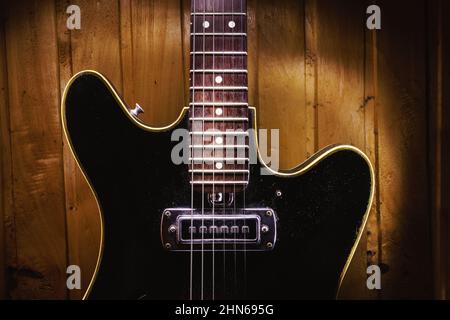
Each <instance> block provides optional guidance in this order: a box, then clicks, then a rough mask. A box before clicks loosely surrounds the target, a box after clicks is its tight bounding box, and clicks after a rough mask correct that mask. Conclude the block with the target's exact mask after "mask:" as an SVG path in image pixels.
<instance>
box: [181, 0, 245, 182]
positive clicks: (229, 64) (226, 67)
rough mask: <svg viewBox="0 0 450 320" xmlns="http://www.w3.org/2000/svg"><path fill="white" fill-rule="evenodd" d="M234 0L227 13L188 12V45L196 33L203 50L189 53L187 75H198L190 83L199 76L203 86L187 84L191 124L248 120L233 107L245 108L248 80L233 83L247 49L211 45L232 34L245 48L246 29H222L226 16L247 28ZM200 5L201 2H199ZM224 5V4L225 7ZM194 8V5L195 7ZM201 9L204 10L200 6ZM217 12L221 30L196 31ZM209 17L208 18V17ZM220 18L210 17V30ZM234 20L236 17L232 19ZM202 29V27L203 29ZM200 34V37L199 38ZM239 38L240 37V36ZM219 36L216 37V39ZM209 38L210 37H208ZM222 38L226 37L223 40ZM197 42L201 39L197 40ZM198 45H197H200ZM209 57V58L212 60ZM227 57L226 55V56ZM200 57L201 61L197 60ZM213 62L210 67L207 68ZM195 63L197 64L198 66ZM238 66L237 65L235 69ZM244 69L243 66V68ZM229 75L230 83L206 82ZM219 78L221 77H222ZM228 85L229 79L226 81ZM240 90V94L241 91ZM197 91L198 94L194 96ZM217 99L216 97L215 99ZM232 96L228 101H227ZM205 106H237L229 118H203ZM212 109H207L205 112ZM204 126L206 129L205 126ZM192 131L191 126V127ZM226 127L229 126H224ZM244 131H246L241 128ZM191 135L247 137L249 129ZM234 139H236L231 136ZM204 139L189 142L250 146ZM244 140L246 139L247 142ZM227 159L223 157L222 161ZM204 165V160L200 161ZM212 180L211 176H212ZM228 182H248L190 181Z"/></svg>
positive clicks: (238, 146)
mask: <svg viewBox="0 0 450 320" xmlns="http://www.w3.org/2000/svg"><path fill="white" fill-rule="evenodd" d="M237 5H238V6H239V7H242V10H244V8H243V5H242V2H241V4H240V5H239V4H237ZM233 6H234V2H233V5H232V12H227V11H225V10H224V11H222V12H191V16H192V20H193V24H194V25H195V26H194V30H193V32H192V33H191V46H192V45H193V44H196V43H197V42H196V40H195V37H196V36H198V37H199V40H201V39H203V50H202V51H200V50H199V51H192V52H191V56H192V57H193V58H192V59H191V70H190V74H191V75H192V77H195V76H197V78H195V81H194V80H193V83H197V81H198V80H199V79H200V81H202V80H201V79H203V85H202V86H194V85H192V86H191V87H190V91H191V90H192V96H191V102H190V104H189V106H190V107H191V108H192V109H191V112H192V115H193V116H192V117H190V120H191V124H194V123H195V122H196V121H198V122H199V121H203V123H205V121H213V122H214V121H217V122H218V123H219V122H220V123H222V122H227V123H230V124H232V123H235V124H234V125H236V124H240V123H242V122H245V123H248V121H249V119H248V117H236V114H235V112H239V113H238V114H239V115H240V114H241V112H242V111H234V110H241V109H240V108H247V107H248V101H247V99H248V98H247V93H246V92H245V91H248V86H247V85H246V84H247V79H245V78H244V79H239V81H238V83H241V82H243V84H244V85H243V86H237V85H235V83H236V77H237V75H238V74H248V71H247V69H246V68H247V67H246V66H247V55H248V54H247V51H226V50H223V51H217V50H214V48H216V44H217V45H218V46H220V47H221V45H219V44H220V42H216V41H214V39H215V37H216V36H217V37H224V39H225V37H228V36H232V37H236V40H237V41H242V44H243V46H242V48H245V47H246V46H245V41H246V37H247V33H246V32H236V33H234V32H226V31H228V30H229V29H226V28H225V23H227V22H226V21H227V20H228V17H227V18H225V16H231V18H230V19H233V20H234V19H235V18H237V19H241V20H240V22H239V21H237V24H238V28H239V30H238V31H241V30H242V31H245V30H246V29H247V28H246V21H245V20H246V16H247V13H246V12H234V8H233ZM200 7H201V5H200ZM225 7H226V6H225ZM194 9H195V6H194ZM200 10H203V9H200ZM205 10H206V9H205ZM218 15H222V16H224V17H223V23H224V28H223V30H224V32H206V31H205V32H198V31H199V30H195V29H197V28H196V27H198V29H202V28H201V26H200V25H198V23H202V21H207V20H206V18H207V17H208V18H209V17H211V16H218ZM197 16H200V20H201V21H198V20H196V17H197ZM201 16H203V18H201ZM208 20H209V19H208ZM221 20H222V19H220V18H219V20H217V21H216V20H215V18H212V24H213V26H212V29H213V31H215V30H216V28H215V22H218V21H221ZM234 21H236V20H234ZM209 22H210V23H211V20H209ZM202 31H203V30H202ZM200 37H202V38H200ZM207 37H212V40H213V41H212V46H213V50H212V51H208V50H205V46H206V45H207V46H208V49H209V48H210V44H207V43H206V42H205V39H207ZM239 37H241V38H240V39H239ZM217 39H219V38H217ZM208 41H209V38H208ZM224 41H225V40H224ZM223 43H224V47H223V49H226V47H227V46H229V45H230V43H229V42H227V43H225V42H223ZM198 44H199V45H200V42H199V43H198ZM231 46H232V48H235V46H236V47H237V46H239V47H240V44H239V43H235V42H234V41H232V42H231ZM199 47H200V46H199ZM211 57H212V60H211ZM228 57H229V58H228ZM199 59H202V60H199ZM211 63H212V66H213V68H210V66H211ZM216 63H217V67H218V68H217V69H216ZM197 66H198V67H199V68H198V69H197ZM236 67H237V68H236ZM244 68H245V69H244ZM200 73H202V74H203V78H199V74H200ZM220 73H222V74H225V73H227V74H231V78H230V79H232V80H229V81H231V82H230V84H231V85H229V86H216V85H210V86H208V85H206V84H205V80H206V77H207V76H208V74H209V77H211V75H213V77H214V78H212V79H213V81H214V80H215V78H216V75H218V74H220ZM209 79H211V78H208V83H209V81H210V80H209ZM221 81H222V80H221ZM214 84H216V82H214ZM217 84H219V82H217ZM227 84H228V82H227ZM208 90H212V96H211V93H210V92H211V91H208ZM215 92H216V93H220V95H216V93H215ZM240 92H242V93H240ZM196 93H197V95H196ZM198 93H200V94H202V95H201V96H199V95H198ZM197 97H199V100H197V99H196V98H197ZM204 99H208V100H209V99H212V100H213V101H212V102H209V101H202V100H204ZM216 99H218V100H216ZM225 99H228V101H227V102H225V101H221V100H225ZM230 99H231V101H230ZM233 99H237V100H241V99H245V102H235V101H233ZM195 107H201V108H202V110H203V116H202V117H196V116H194V115H197V114H196V113H195V112H194V111H195ZM206 107H212V108H214V109H212V110H213V111H212V112H213V114H214V110H216V109H221V108H225V107H235V108H236V109H232V110H233V111H231V113H228V114H229V115H230V116H229V117H224V116H222V117H205V111H204V110H205V108H206ZM209 112H211V111H208V114H209ZM198 115H200V113H198ZM204 129H205V128H204ZM191 130H192V129H191ZM227 130H228V129H227ZM234 130H240V128H235V129H234ZM244 130H246V129H245V128H244ZM190 135H191V136H199V137H200V136H203V137H209V136H224V139H225V136H232V137H238V136H245V137H247V136H248V132H246V131H242V132H241V131H234V132H230V131H225V132H223V131H219V132H210V131H205V130H203V131H193V132H190ZM233 139H235V138H233ZM205 142H206V141H205V140H204V138H202V141H201V145H192V146H190V147H191V148H193V149H195V148H200V149H208V148H212V149H214V150H216V149H217V150H220V149H235V150H238V149H239V148H242V149H249V146H248V145H242V144H241V145H217V146H216V145H205V144H204V143H205ZM246 143H247V141H246ZM205 159H207V158H205ZM212 159H214V160H216V161H220V160H218V159H221V158H218V157H215V158H212ZM225 160H226V159H224V161H225ZM203 165H204V162H203ZM245 166H246V167H247V166H248V163H247V164H246V165H245ZM190 172H192V173H197V177H199V175H198V174H205V173H211V174H212V176H213V177H214V174H221V173H222V174H225V173H231V174H238V173H240V174H246V175H248V174H249V171H248V170H239V169H234V170H233V169H225V170H218V169H217V170H216V169H204V170H194V171H193V170H190ZM213 180H214V179H213ZM221 183H222V184H229V185H233V184H234V185H239V184H244V185H246V184H248V180H247V181H237V180H236V177H235V179H233V180H232V181H208V180H205V179H201V180H200V181H198V180H197V181H191V184H193V185H194V184H195V185H204V184H213V185H214V184H216V185H220V184H221Z"/></svg>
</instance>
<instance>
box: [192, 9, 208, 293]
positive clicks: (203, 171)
mask: <svg viewBox="0 0 450 320" xmlns="http://www.w3.org/2000/svg"><path fill="white" fill-rule="evenodd" d="M205 19H206V1H205V2H204V5H203V22H204V21H205ZM202 25H203V30H202V31H203V41H202V52H203V68H202V69H203V72H202V73H203V74H202V87H203V88H202V230H203V231H202V232H201V235H202V258H201V259H202V272H201V300H203V299H204V268H205V265H204V262H205V251H204V249H205V241H204V239H205V232H204V227H205V218H204V214H205V148H204V147H205V145H204V144H205V64H206V55H205V51H206V50H205V49H206V48H205V43H206V36H205V28H204V24H203V23H202ZM194 47H196V45H195V46H194ZM195 49H196V48H194V50H195Z"/></svg>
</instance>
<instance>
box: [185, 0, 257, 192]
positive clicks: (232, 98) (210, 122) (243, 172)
mask: <svg viewBox="0 0 450 320" xmlns="http://www.w3.org/2000/svg"><path fill="white" fill-rule="evenodd" d="M190 32H191V52H190V59H191V63H190V66H191V68H190V69H191V70H190V113H189V115H190V128H189V129H190V134H191V137H192V139H191V157H190V165H189V170H190V173H191V183H192V184H193V185H195V187H196V189H197V190H200V189H201V190H205V191H206V192H211V191H212V192H222V191H225V192H233V191H239V190H242V189H243V188H244V187H245V186H246V185H247V183H248V176H249V174H248V170H249V159H248V156H249V152H248V133H247V129H248V125H249V123H248V122H249V118H248V98H247V92H248V88H247V3H246V0H192V5H191V30H190Z"/></svg>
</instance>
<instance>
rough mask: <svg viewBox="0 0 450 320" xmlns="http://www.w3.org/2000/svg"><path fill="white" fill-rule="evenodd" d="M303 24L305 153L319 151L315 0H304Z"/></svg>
mask: <svg viewBox="0 0 450 320" xmlns="http://www.w3.org/2000/svg"><path fill="white" fill-rule="evenodd" d="M304 8H305V9H304V10H305V17H304V25H305V103H306V106H305V107H306V108H307V110H309V111H307V112H306V130H305V138H306V153H307V156H308V157H309V156H311V155H313V154H314V153H315V152H317V151H319V150H318V149H319V146H318V142H319V141H318V140H319V139H318V133H319V130H318V123H317V122H318V108H317V103H318V91H317V84H318V76H317V72H318V69H317V26H316V23H317V1H316V0H307V1H304Z"/></svg>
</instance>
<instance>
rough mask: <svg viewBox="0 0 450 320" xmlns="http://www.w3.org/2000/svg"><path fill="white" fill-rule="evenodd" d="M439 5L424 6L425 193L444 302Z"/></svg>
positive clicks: (445, 247)
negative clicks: (426, 136)
mask: <svg viewBox="0 0 450 320" xmlns="http://www.w3.org/2000/svg"><path fill="white" fill-rule="evenodd" d="M442 10H443V4H442V1H441V0H437V1H430V2H428V4H427V11H428V16H427V38H428V43H427V45H428V51H427V53H428V60H429V62H428V79H429V81H428V92H429V93H428V109H429V139H428V143H429V146H430V147H429V153H428V159H429V163H428V169H429V182H430V183H429V194H430V201H431V227H432V243H433V275H434V277H433V281H434V285H433V287H434V298H437V299H446V296H447V279H448V278H447V277H448V243H447V234H448V229H447V227H448V226H447V213H446V212H445V209H444V203H445V198H446V196H445V193H443V191H444V190H443V189H444V185H445V183H444V181H445V179H446V176H445V174H444V163H446V162H444V161H443V160H444V158H445V157H446V155H445V152H443V150H444V149H445V145H444V144H445V143H446V142H447V143H448V141H445V135H444V132H445V131H444V126H445V118H444V109H443V94H444V91H443V77H444V75H443V62H444V61H443V57H444V54H443V51H444V50H443V49H444V42H443V40H444V39H443V12H442Z"/></svg>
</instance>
